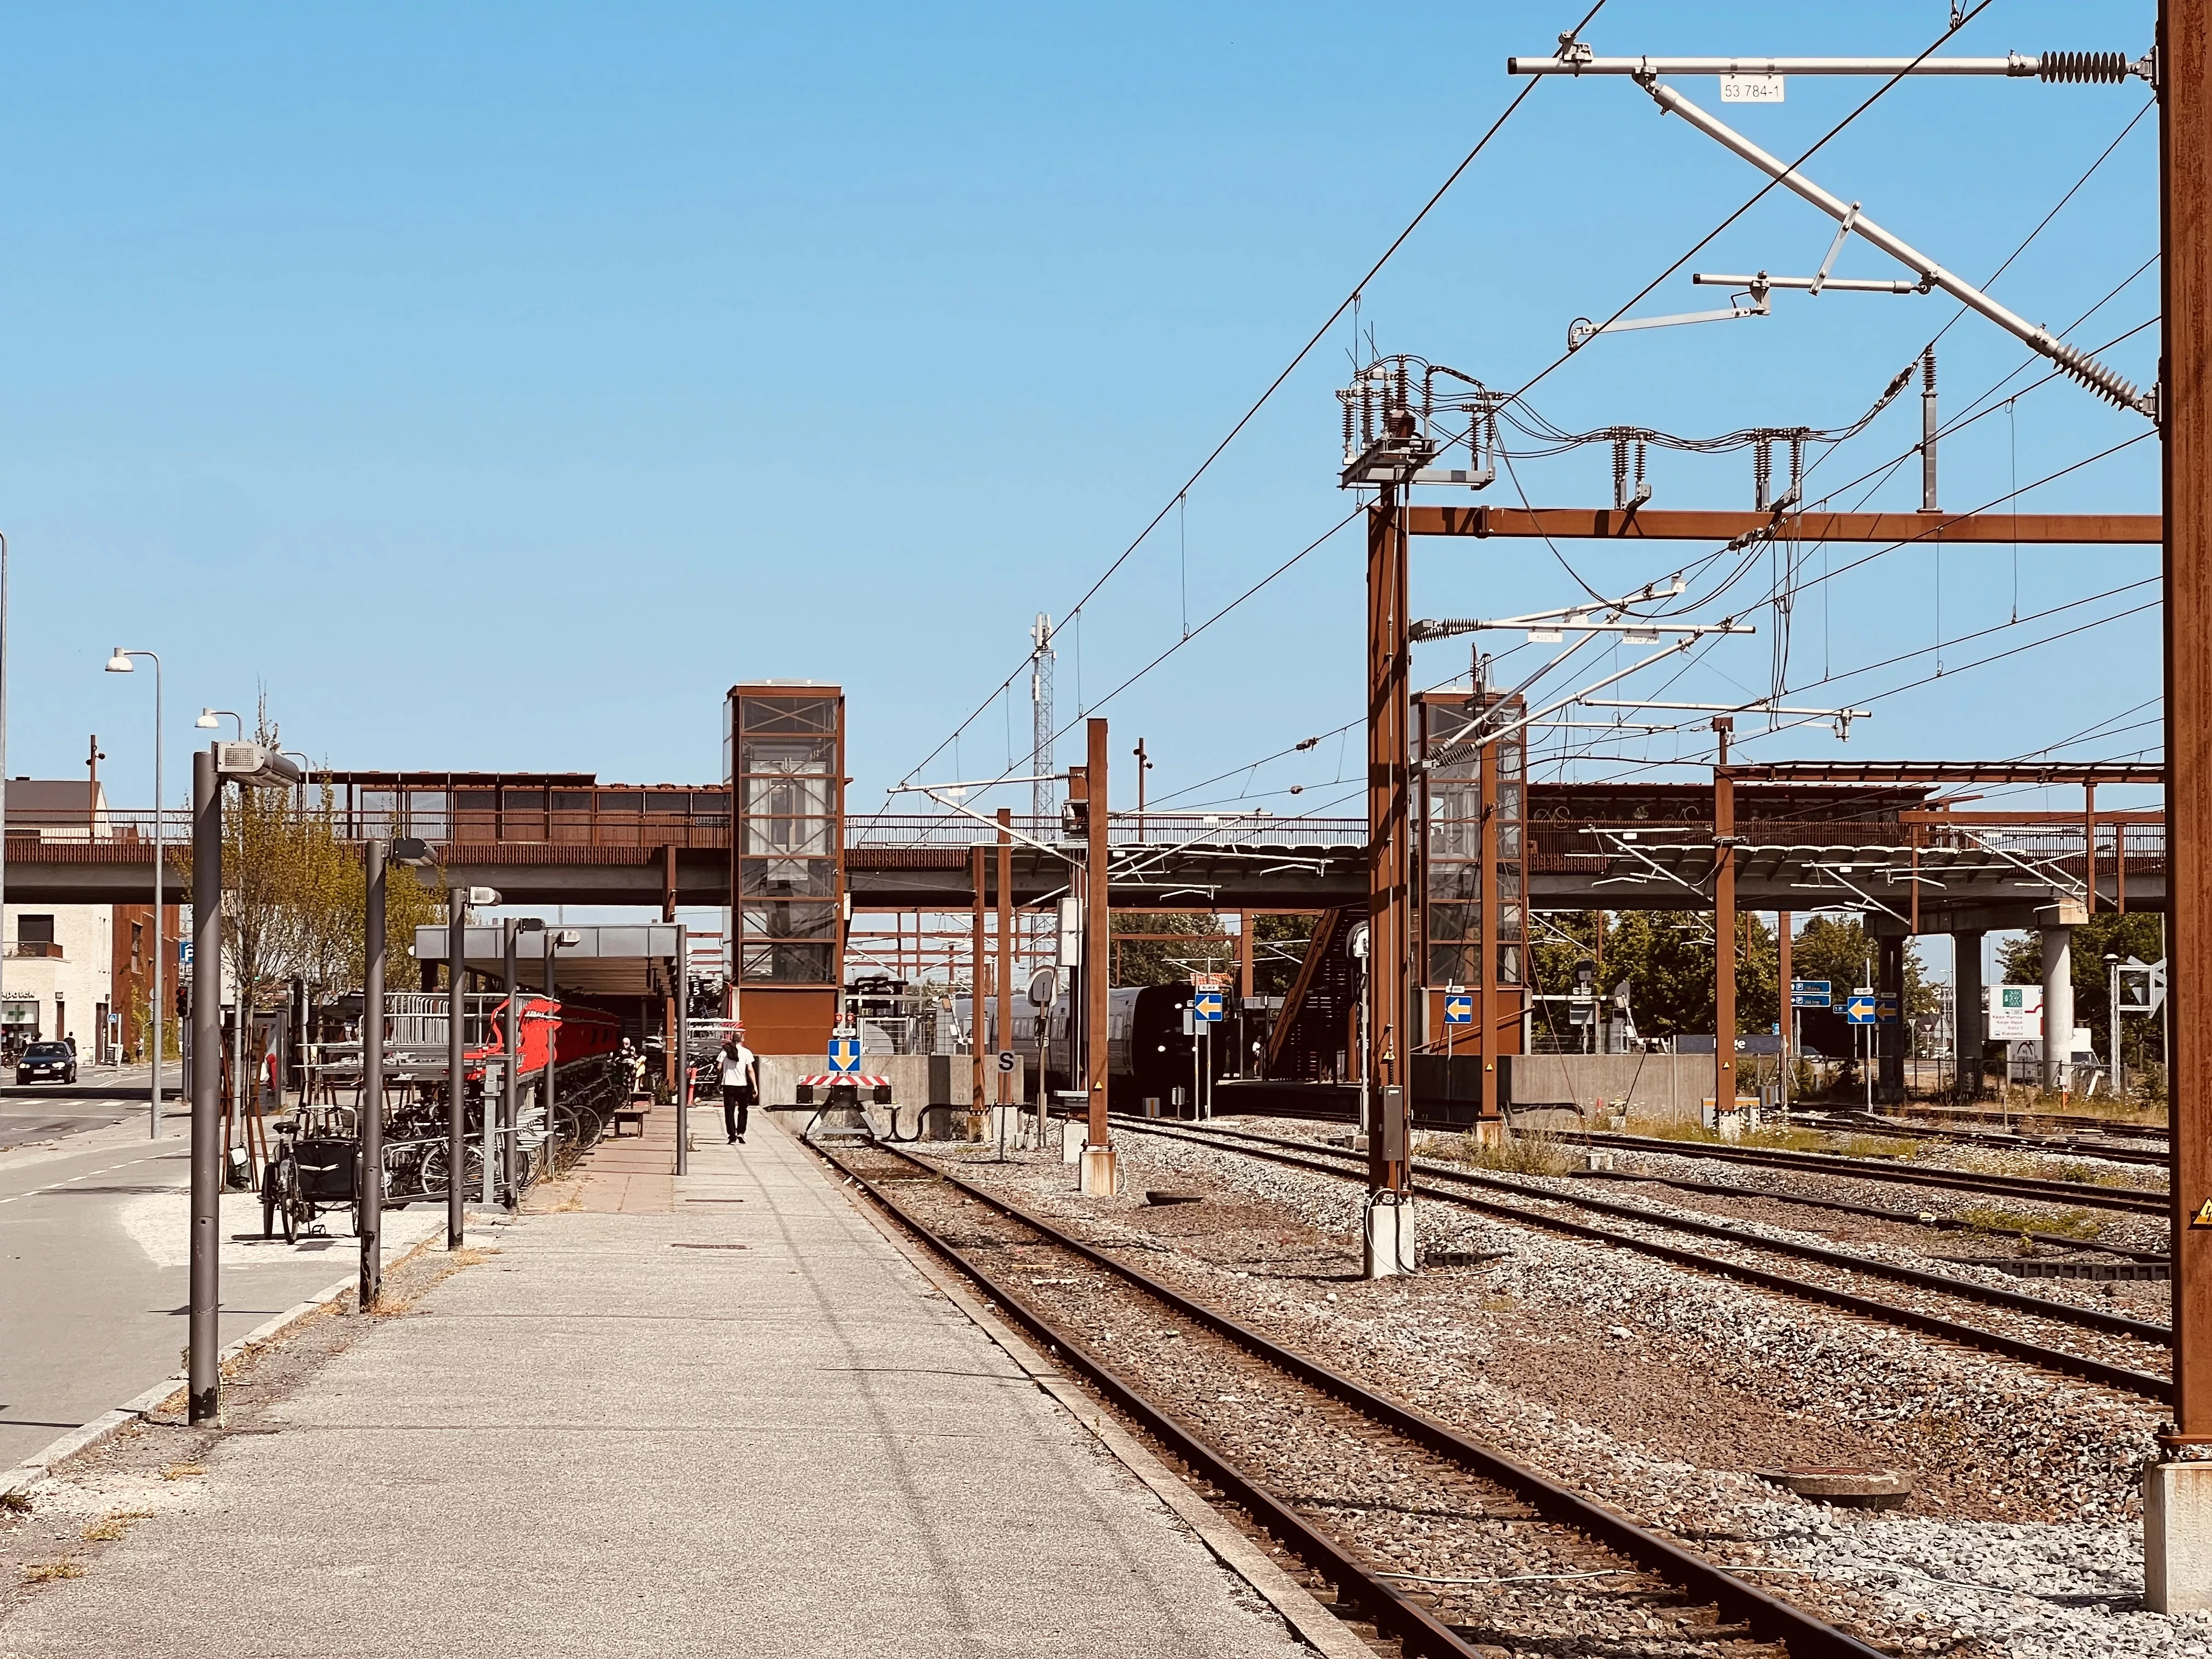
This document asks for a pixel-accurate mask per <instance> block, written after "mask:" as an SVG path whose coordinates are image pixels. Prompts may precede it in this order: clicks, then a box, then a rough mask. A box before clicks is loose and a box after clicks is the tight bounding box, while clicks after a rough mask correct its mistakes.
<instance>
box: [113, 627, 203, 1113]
mask: <svg viewBox="0 0 2212 1659" xmlns="http://www.w3.org/2000/svg"><path fill="white" fill-rule="evenodd" d="M133 657H143V658H145V659H147V660H148V661H149V662H151V663H152V664H153V665H154V1000H153V1010H152V1012H153V1016H154V1018H153V1019H152V1020H151V1021H150V1022H149V1023H150V1024H151V1025H152V1027H153V1030H151V1031H150V1032H149V1033H148V1038H149V1045H150V1052H151V1054H152V1057H153V1061H154V1073H153V1075H154V1082H153V1086H152V1089H151V1091H150V1092H149V1099H148V1102H147V1122H146V1137H147V1139H149V1140H151V1139H155V1138H157V1137H158V1136H159V1135H160V1134H161V957H162V953H163V952H164V951H167V949H168V945H167V942H166V941H165V940H164V939H162V937H161V889H162V882H161V657H160V656H159V654H157V653H155V652H152V651H126V650H125V649H124V648H123V647H121V646H119V645H118V646H117V647H115V649H114V651H113V653H112V654H110V656H109V657H108V659H107V671H108V672H109V673H111V674H128V673H131V672H132V671H134V669H135V668H136V665H135V664H134V663H132V661H131V659H132V658H133ZM220 818H221V814H220V813H218V814H217V819H218V822H219V821H220ZM194 886H195V887H196V888H197V882H195V883H194ZM216 891H217V893H218V894H220V892H221V889H220V888H218V889H217V890H216ZM193 926H194V931H195V932H197V927H198V923H197V918H195V920H194V924H193ZM198 948H199V947H198V946H197V944H195V945H194V946H193V949H194V950H195V951H197V949H198ZM221 1046H222V1038H221V1037H220V1036H217V1038H216V1047H217V1048H221Z"/></svg>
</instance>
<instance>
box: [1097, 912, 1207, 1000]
mask: <svg viewBox="0 0 2212 1659" xmlns="http://www.w3.org/2000/svg"><path fill="white" fill-rule="evenodd" d="M1125 933H1166V934H1170V935H1172V937H1170V938H1167V939H1127V940H1124V939H1121V935H1123V934H1125ZM1114 935H1115V941H1116V942H1115V945H1114V956H1115V963H1114V965H1113V967H1112V969H1111V971H1112V973H1113V975H1114V983H1115V984H1116V985H1172V984H1174V983H1175V982H1176V981H1178V980H1186V979H1188V978H1189V977H1190V976H1191V973H1192V971H1193V969H1196V970H1197V971H1198V972H1200V973H1217V974H1218V973H1225V972H1226V971H1228V970H1230V969H1233V968H1234V967H1235V966H1236V965H1237V943H1236V941H1235V940H1234V939H1231V938H1230V937H1229V935H1228V933H1226V932H1225V931H1224V929H1223V927H1222V926H1221V918H1220V917H1219V916H1218V915H1191V914H1189V913H1188V912H1187V911H1181V910H1167V911H1152V910H1123V911H1117V912H1115V916H1114Z"/></svg>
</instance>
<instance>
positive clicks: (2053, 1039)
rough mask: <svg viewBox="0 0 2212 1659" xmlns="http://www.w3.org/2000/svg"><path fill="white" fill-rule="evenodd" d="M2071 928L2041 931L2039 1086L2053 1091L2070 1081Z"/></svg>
mask: <svg viewBox="0 0 2212 1659" xmlns="http://www.w3.org/2000/svg"><path fill="white" fill-rule="evenodd" d="M2073 1054H2074V930H2073V928H2071V927H2066V926H2063V925H2061V926H2056V927H2053V926H2045V928H2044V930H2043V1087H2044V1090H2045V1092H2046V1093H2051V1094H2055V1093H2057V1091H2059V1090H2061V1089H2064V1088H2067V1087H2069V1086H2070V1085H2071V1083H2072V1080H2073V1073H2072V1069H2071V1067H2070V1066H2069V1064H2068V1062H2069V1060H2071V1059H2072V1058H2073Z"/></svg>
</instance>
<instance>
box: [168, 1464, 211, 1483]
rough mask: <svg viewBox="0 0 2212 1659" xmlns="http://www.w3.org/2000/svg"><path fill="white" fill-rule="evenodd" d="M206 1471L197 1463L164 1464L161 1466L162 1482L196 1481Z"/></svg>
mask: <svg viewBox="0 0 2212 1659" xmlns="http://www.w3.org/2000/svg"><path fill="white" fill-rule="evenodd" d="M206 1473H207V1471H206V1470H205V1469H204V1468H201V1467H200V1466H199V1465H198V1464H197V1463H165V1464H163V1465H162V1466H161V1479H162V1480H197V1479H199V1477H200V1476H202V1475H204V1474H206Z"/></svg>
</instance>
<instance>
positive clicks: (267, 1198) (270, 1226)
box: [261, 1164, 276, 1238]
mask: <svg viewBox="0 0 2212 1659" xmlns="http://www.w3.org/2000/svg"><path fill="white" fill-rule="evenodd" d="M261 1236H262V1237H264V1238H274V1237H276V1165H275V1164H270V1166H269V1167H268V1168H267V1169H265V1170H263V1171H262V1172H261Z"/></svg>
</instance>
